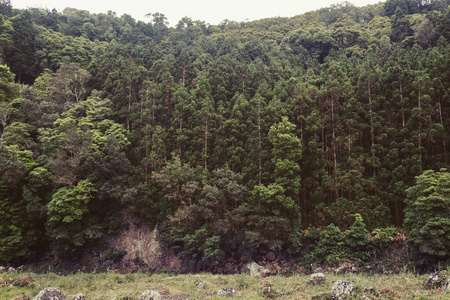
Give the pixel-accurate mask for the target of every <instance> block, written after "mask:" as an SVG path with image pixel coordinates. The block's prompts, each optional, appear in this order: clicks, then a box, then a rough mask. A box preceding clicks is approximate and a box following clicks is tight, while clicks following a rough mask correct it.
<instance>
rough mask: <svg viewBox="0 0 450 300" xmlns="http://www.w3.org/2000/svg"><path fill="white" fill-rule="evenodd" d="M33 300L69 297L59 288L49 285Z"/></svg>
mask: <svg viewBox="0 0 450 300" xmlns="http://www.w3.org/2000/svg"><path fill="white" fill-rule="evenodd" d="M33 300H67V297H66V295H64V294H63V293H61V292H60V291H59V290H57V289H55V288H51V287H49V288H46V289H44V290H42V291H40V292H39V294H38V295H37V296H36V297H34V298H33Z"/></svg>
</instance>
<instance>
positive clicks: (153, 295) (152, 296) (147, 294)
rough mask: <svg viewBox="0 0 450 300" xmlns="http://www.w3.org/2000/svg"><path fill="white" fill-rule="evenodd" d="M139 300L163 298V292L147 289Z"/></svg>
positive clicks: (158, 299)
mask: <svg viewBox="0 0 450 300" xmlns="http://www.w3.org/2000/svg"><path fill="white" fill-rule="evenodd" d="M138 300H161V294H160V293H158V292H157V291H151V290H146V291H144V292H143V293H142V294H141V295H140V296H139V298H138Z"/></svg>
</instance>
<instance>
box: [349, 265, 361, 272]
mask: <svg viewBox="0 0 450 300" xmlns="http://www.w3.org/2000/svg"><path fill="white" fill-rule="evenodd" d="M350 271H351V272H352V273H355V274H358V273H359V272H361V270H360V269H359V268H358V267H355V266H352V268H351V269H350Z"/></svg>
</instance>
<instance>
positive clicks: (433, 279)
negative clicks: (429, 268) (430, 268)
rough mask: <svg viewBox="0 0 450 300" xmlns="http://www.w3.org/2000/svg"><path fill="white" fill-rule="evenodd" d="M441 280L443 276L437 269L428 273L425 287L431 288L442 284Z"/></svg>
mask: <svg viewBox="0 0 450 300" xmlns="http://www.w3.org/2000/svg"><path fill="white" fill-rule="evenodd" d="M443 281H444V276H442V274H441V272H440V271H437V272H436V273H433V274H430V275H428V277H427V279H426V280H425V285H426V287H427V288H429V289H433V288H436V287H440V286H442V284H443Z"/></svg>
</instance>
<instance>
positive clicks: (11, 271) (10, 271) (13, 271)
mask: <svg viewBox="0 0 450 300" xmlns="http://www.w3.org/2000/svg"><path fill="white" fill-rule="evenodd" d="M8 273H17V270H16V269H14V268H13V267H9V268H8Z"/></svg>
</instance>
